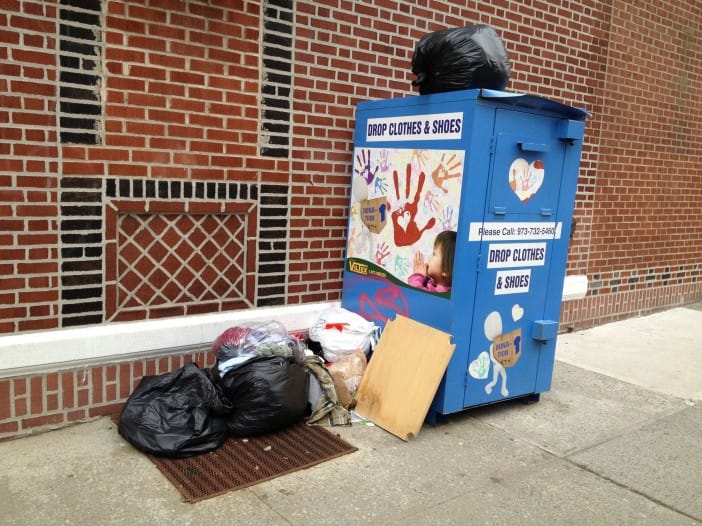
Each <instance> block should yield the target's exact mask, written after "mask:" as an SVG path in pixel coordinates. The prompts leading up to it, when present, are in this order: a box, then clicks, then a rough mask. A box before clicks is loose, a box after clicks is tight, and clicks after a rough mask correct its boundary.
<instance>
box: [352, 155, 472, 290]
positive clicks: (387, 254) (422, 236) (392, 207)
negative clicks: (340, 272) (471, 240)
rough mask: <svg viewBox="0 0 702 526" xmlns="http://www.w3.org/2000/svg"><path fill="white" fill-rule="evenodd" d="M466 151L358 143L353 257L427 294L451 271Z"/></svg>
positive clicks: (441, 286) (445, 283)
mask: <svg viewBox="0 0 702 526" xmlns="http://www.w3.org/2000/svg"><path fill="white" fill-rule="evenodd" d="M464 161H465V152H464V151H463V150H413V149H387V148H360V149H357V150H356V151H355V152H354V169H353V182H352V189H351V195H352V203H351V213H350V215H351V220H350V224H349V235H348V245H347V258H352V259H355V260H363V262H364V263H367V264H368V267H363V266H357V267H355V268H368V269H372V273H373V274H375V275H379V276H384V277H388V278H392V279H394V280H396V281H398V282H402V283H404V284H406V285H407V286H412V287H416V288H420V289H422V290H427V291H429V292H448V291H450V289H451V280H452V277H453V276H452V275H453V256H454V254H453V253H454V249H455V235H456V229H457V226H458V211H459V207H460V196H461V186H462V179H463V167H464Z"/></svg>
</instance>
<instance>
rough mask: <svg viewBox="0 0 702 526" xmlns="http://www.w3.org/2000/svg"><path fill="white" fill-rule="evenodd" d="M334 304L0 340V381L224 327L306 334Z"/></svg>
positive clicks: (115, 357) (173, 343) (185, 342)
mask: <svg viewBox="0 0 702 526" xmlns="http://www.w3.org/2000/svg"><path fill="white" fill-rule="evenodd" d="M332 305H338V304H336V303H313V304H303V305H293V306H286V307H264V308H257V309H251V310H244V311H232V312H225V313H219V314H204V315H198V316H188V317H182V318H165V319H162V320H148V321H138V322H124V323H110V324H107V325H97V326H91V327H79V328H75V329H59V330H53V331H38V332H32V333H23V334H13V335H9V336H2V337H0V378H1V377H8V376H16V375H17V374H23V373H26V372H30V371H31V372H38V371H41V370H47V369H53V370H55V369H56V368H57V367H61V368H70V367H72V366H75V365H81V366H82V365H85V364H89V363H100V362H102V363H104V362H105V361H107V359H109V360H111V361H121V360H124V359H126V358H127V357H134V356H138V355H140V354H144V353H148V354H149V355H150V356H151V355H157V354H159V352H162V353H166V352H168V353H170V352H172V351H173V350H174V349H187V348H194V347H203V346H207V345H209V344H210V343H211V342H212V341H213V340H214V339H215V338H216V337H217V336H218V335H219V334H220V333H222V332H223V331H224V330H225V329H227V328H229V327H234V326H236V325H244V324H251V323H256V322H263V321H268V320H276V321H279V322H281V323H282V324H283V325H284V326H285V328H286V329H287V330H288V331H290V332H296V331H306V330H307V329H308V328H309V327H310V326H311V325H312V324H313V323H314V322H315V321H316V319H317V316H318V315H319V312H321V311H322V310H323V309H325V308H327V307H329V306H332Z"/></svg>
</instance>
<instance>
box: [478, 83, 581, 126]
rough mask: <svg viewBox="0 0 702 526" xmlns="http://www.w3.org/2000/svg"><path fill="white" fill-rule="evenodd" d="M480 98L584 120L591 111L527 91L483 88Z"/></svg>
mask: <svg viewBox="0 0 702 526" xmlns="http://www.w3.org/2000/svg"><path fill="white" fill-rule="evenodd" d="M480 98H482V99H489V100H492V101H494V102H504V103H505V104H509V105H510V106H517V107H520V108H529V109H534V110H542V111H549V112H553V113H559V114H561V115H563V116H564V117H566V118H568V119H573V120H580V121H584V120H585V118H586V117H588V116H589V115H590V113H589V112H588V111H587V110H585V109H583V108H574V107H573V106H568V105H566V104H561V103H560V102H556V101H553V100H550V99H546V98H544V97H538V96H536V95H528V94H526V93H515V92H508V91H498V90H492V89H481V90H480Z"/></svg>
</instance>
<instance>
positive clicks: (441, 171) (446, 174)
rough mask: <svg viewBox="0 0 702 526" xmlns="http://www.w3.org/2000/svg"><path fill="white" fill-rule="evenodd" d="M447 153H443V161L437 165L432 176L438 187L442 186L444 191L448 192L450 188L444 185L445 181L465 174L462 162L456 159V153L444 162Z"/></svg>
mask: <svg viewBox="0 0 702 526" xmlns="http://www.w3.org/2000/svg"><path fill="white" fill-rule="evenodd" d="M445 157H446V154H441V161H439V164H437V165H436V168H434V170H433V171H432V172H431V178H432V180H433V181H434V184H435V185H436V186H437V188H441V189H442V190H443V191H444V193H446V192H448V188H446V187H445V186H444V182H445V181H447V180H449V179H455V178H457V177H461V176H462V175H463V173H462V171H461V169H460V168H461V164H462V163H461V162H460V161H458V160H457V159H456V154H455V153H454V154H452V155H451V157H449V158H448V160H447V161H445V162H444V158H445Z"/></svg>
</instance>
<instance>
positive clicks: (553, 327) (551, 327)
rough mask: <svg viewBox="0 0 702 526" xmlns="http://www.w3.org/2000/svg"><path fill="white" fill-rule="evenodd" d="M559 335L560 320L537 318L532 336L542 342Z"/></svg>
mask: <svg viewBox="0 0 702 526" xmlns="http://www.w3.org/2000/svg"><path fill="white" fill-rule="evenodd" d="M557 335H558V322H557V321H553V320H535V321H534V325H533V327H532V331H531V337H532V338H534V339H535V340H537V341H540V342H546V341H548V340H552V339H553V338H555V337H556V336H557Z"/></svg>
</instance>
